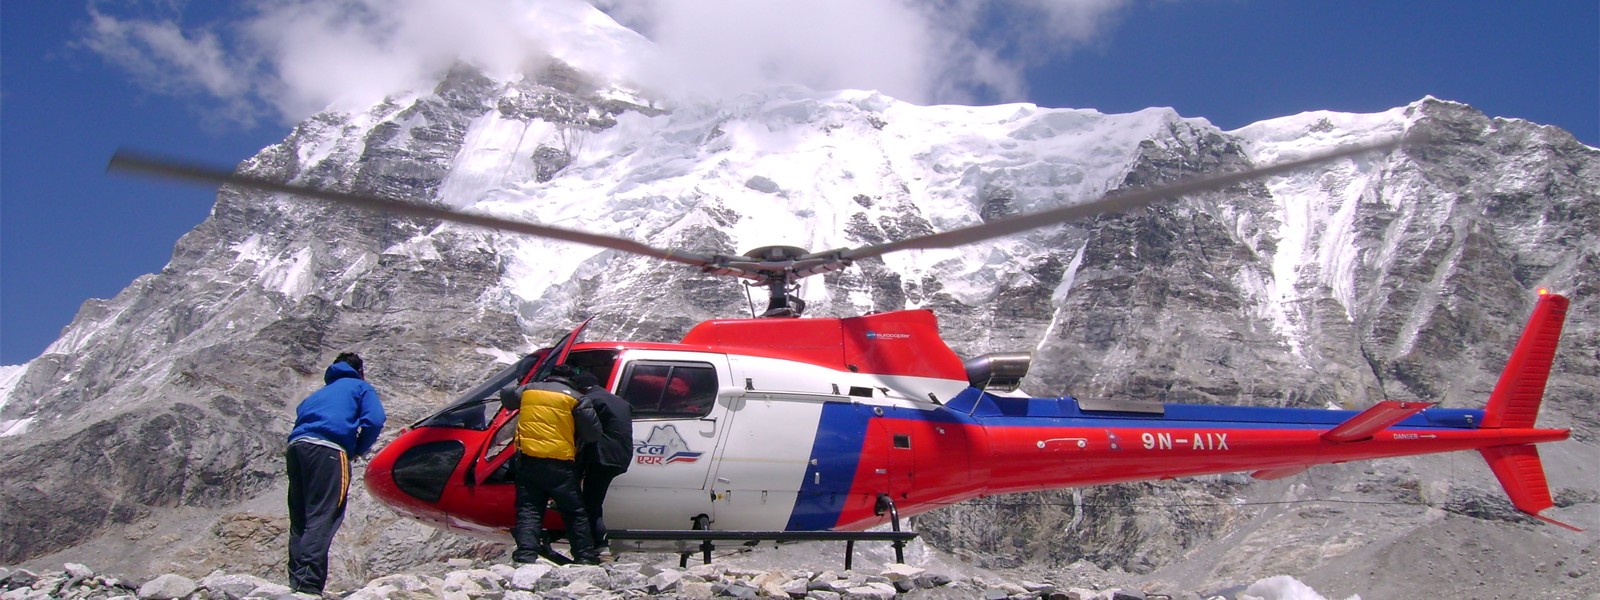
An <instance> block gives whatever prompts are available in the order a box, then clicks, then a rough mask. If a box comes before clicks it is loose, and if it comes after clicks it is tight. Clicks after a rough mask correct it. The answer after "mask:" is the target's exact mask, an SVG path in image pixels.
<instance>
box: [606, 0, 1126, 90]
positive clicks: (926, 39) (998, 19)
mask: <svg viewBox="0 0 1600 600" xmlns="http://www.w3.org/2000/svg"><path fill="white" fill-rule="evenodd" d="M1128 2H1129V0H1000V1H994V0H937V1H929V0H811V1H808V2H786V3H777V2H748V1H742V0H596V3H597V5H598V6H600V7H601V8H602V9H603V10H606V11H607V12H608V13H609V14H611V15H613V16H614V17H616V18H617V19H618V20H620V21H621V22H622V23H623V24H624V25H628V26H630V27H633V28H634V29H636V30H638V31H640V32H641V33H643V34H645V35H646V36H647V37H649V38H650V39H651V40H653V41H655V42H656V43H657V44H659V45H660V46H661V48H662V51H663V54H664V55H665V57H666V58H667V59H668V63H667V64H666V65H664V67H663V68H662V69H661V72H663V73H666V74H669V75H671V76H672V78H673V80H676V81H680V82H687V83H688V84H689V85H692V86H698V87H699V88H700V89H702V90H710V91H713V92H723V93H726V92H735V91H740V90H743V89H749V88H752V87H756V86H760V85H766V84H772V83H799V84H802V85H807V86H810V87H814V88H818V89H837V88H860V89H875V90H878V91H881V92H884V93H885V94H888V95H890V96H895V97H898V98H901V99H904V100H908V101H912V102H918V103H967V102H983V101H991V102H992V101H1018V100H1021V99H1022V98H1023V96H1024V95H1025V94H1026V91H1027V90H1026V82H1025V79H1024V72H1025V69H1026V68H1027V67H1029V66H1031V65H1035V64H1038V63H1040V62H1043V61H1046V60H1050V59H1054V58H1059V57H1060V56H1061V55H1063V54H1064V53H1066V52H1068V51H1070V50H1071V49H1072V48H1074V47H1077V46H1078V45H1081V44H1083V43H1086V42H1090V41H1093V40H1094V39H1096V38H1097V37H1098V36H1099V35H1101V34H1102V32H1103V31H1104V30H1106V29H1107V28H1108V27H1109V26H1111V25H1114V24H1115V16H1116V15H1117V14H1118V13H1119V12H1120V9H1121V8H1122V7H1123V6H1124V5H1126V4H1127V3H1128Z"/></svg>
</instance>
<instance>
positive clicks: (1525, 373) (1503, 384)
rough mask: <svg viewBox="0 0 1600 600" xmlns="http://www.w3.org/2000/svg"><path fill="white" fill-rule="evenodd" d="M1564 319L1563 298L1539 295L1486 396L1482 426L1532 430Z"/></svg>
mask: <svg viewBox="0 0 1600 600" xmlns="http://www.w3.org/2000/svg"><path fill="white" fill-rule="evenodd" d="M1566 318H1567V298H1566V296H1562V295H1560V294H1551V293H1547V292H1541V293H1540V295H1539V301H1538V302H1537V303H1536V304H1534V305H1533V315H1531V316H1529V317H1528V326H1527V327H1524V328H1523V330H1522V337H1521V338H1519V339H1518V340H1517V347H1516V349H1515V350H1512V351H1511V358H1510V359H1509V360H1507V361H1506V368H1505V370H1504V371H1501V372H1500V381H1498V382H1496V383H1495V384H1494V391H1493V392H1490V393H1489V404H1488V405H1487V406H1485V407H1484V411H1483V412H1484V414H1483V426H1484V427H1486V428H1495V427H1533V421H1534V419H1535V418H1536V417H1538V416H1539V401H1540V400H1542V399H1543V398H1544V386H1545V382H1546V381H1547V380H1548V379H1549V378H1550V364H1551V362H1552V361H1554V360H1555V356H1556V344H1557V343H1559V342H1560V341H1561V325H1562V323H1563V322H1565V321H1566Z"/></svg>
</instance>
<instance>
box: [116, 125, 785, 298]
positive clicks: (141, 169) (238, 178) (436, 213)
mask: <svg viewBox="0 0 1600 600" xmlns="http://www.w3.org/2000/svg"><path fill="white" fill-rule="evenodd" d="M106 170H108V171H128V172H134V173H141V174H145V175H154V176H159V177H169V178H176V179H186V180H189V181H196V182H203V183H213V184H228V185H234V186H238V187H244V188H250V189H256V190H262V191H268V192H279V193H284V194H291V195H295V196H304V197H308V198H316V199H318V200H323V201H326V202H332V203H334V204H340V205H344V206H350V207H354V208H359V209H362V210H369V211H375V212H385V213H395V214H401V215H406V216H409V217H422V218H426V219H439V220H441V221H450V222H453V223H461V224H463V225H472V226H476V227H484V228H487V229H494V230H498V231H507V232H511V233H522V234H527V235H533V236H539V237H546V238H551V239H557V240H563V241H568V242H576V243H579V244H588V245H590V246H599V247H601V248H610V249H612V250H618V251H622V252H628V253H631V254H639V255H642V256H649V257H654V258H659V259H662V260H667V261H671V262H676V263H682V264H686V265H690V266H695V267H700V268H702V269H711V268H713V267H715V266H716V262H717V261H716V259H715V258H714V257H710V256H705V255H701V254H695V253H692V252H678V251H674V250H663V249H660V248H655V247H652V246H647V245H645V244H641V243H639V242H635V241H633V240H629V239H625V238H619V237H613V236H609V235H601V234H596V233H585V232H582V231H573V230H571V229H562V228H559V227H550V226H548V225H539V224H537V223H529V222H526V221H513V220H510V219H502V218H499V217H491V216H488V215H480V214H473V213H466V212H456V211H453V210H450V209H447V208H442V207H438V206H429V205H426V204H416V203H413V202H405V201H401V200H391V199H388V198H379V197H377V196H369V195H365V194H349V193H344V192H333V191H328V190H319V189H316V188H311V187H305V186H300V185H294V184H289V183H281V182H277V181H269V180H267V179H263V178H260V177H255V176H251V175H246V174H241V173H234V172H231V171H224V170H221V169H217V168H214V167H209V166H202V165H197V164H192V163H186V162H181V161H176V160H172V159H168V158H160V157H154V156H149V155H144V154H139V153H136V152H129V151H127V150H118V151H117V153H116V154H115V155H114V156H112V157H111V163H110V164H109V165H107V166H106ZM726 274H730V275H736V276H739V277H746V278H750V279H759V277H758V276H756V275H755V274H751V273H744V272H727V273H726Z"/></svg>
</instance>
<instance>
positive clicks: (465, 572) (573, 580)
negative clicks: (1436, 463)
mask: <svg viewBox="0 0 1600 600" xmlns="http://www.w3.org/2000/svg"><path fill="white" fill-rule="evenodd" d="M1440 529H1448V528H1446V527H1441V528H1440ZM880 546H881V547H880ZM1475 557H1476V554H1474V553H1473V550H1472V549H1471V548H1463V549H1462V550H1461V552H1460V553H1459V556H1457V557H1456V558H1457V559H1459V560H1458V562H1460V563H1462V564H1463V565H1465V564H1466V563H1467V562H1469V561H1476V560H1477V559H1476V558H1475ZM1596 558H1600V553H1597V552H1596V551H1595V549H1594V548H1593V547H1590V548H1585V549H1584V550H1582V551H1581V552H1580V556H1577V557H1574V559H1573V560H1571V561H1566V560H1562V561H1556V562H1553V563H1540V564H1539V565H1537V566H1536V573H1534V575H1535V576H1536V577H1543V578H1546V579H1547V580H1549V582H1551V583H1553V585H1551V584H1546V585H1529V586H1528V587H1527V588H1526V589H1527V590H1528V591H1525V592H1520V593H1519V592H1516V591H1511V592H1507V591H1504V590H1503V589H1488V591H1486V592H1485V593H1484V594H1482V595H1476V594H1471V593H1469V594H1468V595H1464V596H1457V595H1455V594H1449V595H1448V597H1462V598H1468V597H1470V598H1484V599H1488V598H1504V599H1511V598H1526V599H1550V600H1595V599H1597V598H1600V590H1597V589H1596V588H1595V586H1594V584H1593V582H1594V578H1593V576H1592V574H1593V573H1594V572H1595V571H1596V569H1597V567H1596V562H1595V560H1596ZM905 559H906V563H905V564H899V563H895V562H894V561H893V551H892V550H891V549H890V548H889V546H888V545H887V544H876V543H868V544H862V545H861V546H859V547H857V549H856V552H855V556H854V558H853V567H854V568H853V569H852V570H848V571H847V570H844V569H843V560H844V557H843V546H842V545H840V544H830V543H799V544H785V545H780V546H763V547H758V548H739V549H724V550H718V551H717V552H716V553H715V554H714V557H713V561H712V562H711V563H710V564H699V560H698V555H694V556H691V558H690V561H689V562H690V564H689V565H688V566H687V568H685V567H681V566H680V562H679V556H678V555H676V554H651V553H625V554H622V555H619V556H618V557H617V560H616V561H615V562H608V563H606V564H604V565H601V566H582V565H566V566H555V565H552V564H549V563H545V562H540V563H536V564H530V565H513V564H509V561H508V560H507V559H506V558H505V557H504V556H500V557H495V558H489V559H483V558H479V559H470V558H453V559H447V560H442V561H438V562H432V563H428V564H422V565H418V566H416V567H413V568H411V569H408V570H406V571H405V572H401V573H392V574H388V575H384V576H380V577H376V578H373V579H370V580H368V581H366V582H365V583H361V584H348V583H347V584H343V585H340V584H335V585H333V586H331V587H330V589H329V590H328V592H329V593H328V594H326V597H330V598H351V599H359V600H410V599H421V598H450V599H458V600H459V599H474V598H486V599H497V600H522V599H533V598H556V599H568V598H769V597H770V598H785V597H787V598H796V599H800V598H809V599H817V600H844V599H890V598H906V599H918V598H921V599H941V598H984V599H986V600H1001V599H1023V598H1046V599H1072V600H1144V599H1150V600H1157V599H1161V600H1173V599H1177V600H1331V599H1340V598H1346V596H1342V595H1328V596H1324V595H1323V593H1319V590H1321V591H1322V592H1326V591H1327V590H1330V589H1334V587H1336V586H1319V587H1318V588H1317V589H1313V587H1312V586H1311V585H1308V584H1306V583H1304V582H1302V581H1300V580H1299V579H1296V578H1294V577H1290V576H1287V575H1280V576H1274V577H1269V578H1266V579H1261V580H1257V581H1254V582H1247V583H1241V584H1239V585H1233V586H1227V587H1214V586H1213V587H1209V588H1208V587H1200V586H1196V585H1193V584H1190V585H1185V584H1179V583H1173V582H1172V580H1174V579H1181V577H1178V576H1176V574H1168V575H1169V576H1168V577H1152V576H1150V575H1137V574H1130V573H1126V572H1123V571H1121V570H1119V569H1112V570H1105V569H1102V568H1100V567H1097V566H1095V565H1093V564H1091V563H1088V562H1085V561H1080V562H1076V563H1073V564H1070V565H1067V566H1064V567H1056V568H1047V567H1027V568H1017V569H1001V570H990V569H985V568H982V567H978V566H975V565H974V564H972V563H971V562H969V561H966V560H963V559H961V558H957V557H955V556H952V555H949V554H947V553H944V552H942V551H939V550H937V549H935V548H932V547H929V546H928V545H926V544H924V543H921V542H920V541H918V542H913V543H912V544H911V545H910V546H909V547H908V548H907V549H906V554H905ZM1368 559H1369V561H1377V562H1383V563H1386V564H1389V566H1390V568H1415V569H1419V570H1420V571H1422V572H1421V573H1419V576H1428V575H1430V574H1433V575H1437V574H1440V573H1443V572H1444V571H1447V570H1449V568H1451V567H1452V566H1460V565H1441V564H1439V563H1438V562H1437V561H1438V560H1439V559H1438V557H1431V558H1429V562H1426V563H1419V564H1415V565H1409V566H1406V565H1399V564H1395V563H1391V562H1390V561H1394V560H1395V559H1396V557H1392V556H1374V557H1368ZM1371 566H1373V564H1360V565H1358V564H1354V563H1351V564H1345V565H1342V568H1347V570H1346V571H1345V578H1346V579H1347V580H1350V579H1354V580H1361V579H1365V578H1364V577H1363V575H1362V573H1360V572H1355V571H1361V570H1362V569H1366V568H1368V567H1371ZM1473 569H1475V570H1476V572H1477V573H1478V575H1476V576H1477V577H1490V576H1493V575H1490V574H1489V572H1490V570H1489V569H1486V568H1483V567H1482V565H1479V566H1476V567H1473ZM1514 570H1515V569H1510V568H1508V569H1507V571H1508V573H1507V575H1509V576H1517V575H1516V574H1515V573H1513V572H1510V571H1514ZM1457 575H1459V573H1457ZM1312 580H1313V581H1315V578H1313V579H1312ZM345 581H348V579H346V580H345ZM1358 587H1359V586H1358ZM0 590H3V592H0V600H36V599H43V598H71V599H95V600H109V599H128V600H132V599H135V598H137V599H140V600H173V599H182V600H207V599H212V600H223V599H227V600H234V599H243V598H272V599H278V598H304V597H306V596H295V595H294V594H292V593H291V592H290V590H289V588H288V587H286V586H285V585H283V583H282V578H281V577H270V576H269V577H268V578H262V577H259V576H257V575H252V574H243V573H237V572H228V571H227V570H215V571H213V572H211V573H210V574H207V575H205V576H196V577H191V576H186V575H183V574H177V573H166V574H161V575H158V576H155V577H151V578H148V579H143V578H137V577H127V576H123V575H120V574H114V573H105V572H97V571H96V570H94V569H92V568H90V567H89V566H86V565H82V564H77V563H65V564H64V565H63V566H62V568H61V569H60V570H56V569H38V570H37V571H35V570H29V569H22V568H0ZM1394 591H1395V590H1392V589H1391V590H1387V591H1386V590H1385V589H1376V588H1373V589H1369V590H1368V591H1366V592H1363V594H1357V595H1350V596H1348V598H1357V599H1359V598H1363V597H1365V598H1368V599H1369V600H1371V599H1377V598H1401V597H1415V596H1414V595H1413V594H1411V593H1400V594H1399V595H1392V594H1391V592H1394ZM1440 597H1446V596H1440Z"/></svg>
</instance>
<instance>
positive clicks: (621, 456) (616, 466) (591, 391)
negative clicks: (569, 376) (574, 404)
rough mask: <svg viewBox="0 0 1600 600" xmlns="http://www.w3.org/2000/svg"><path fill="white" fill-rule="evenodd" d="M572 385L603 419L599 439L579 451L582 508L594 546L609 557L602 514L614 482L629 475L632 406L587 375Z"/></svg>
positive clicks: (578, 378)
mask: <svg viewBox="0 0 1600 600" xmlns="http://www.w3.org/2000/svg"><path fill="white" fill-rule="evenodd" d="M572 383H573V385H574V387H575V388H577V390H578V392H579V393H582V394H583V399H584V400H587V401H588V402H589V403H590V404H591V405H592V406H594V410H595V413H597V414H598V415H599V417H600V433H601V435H600V438H599V439H598V440H597V441H595V442H594V443H592V444H585V445H584V446H583V447H582V448H580V449H579V450H578V463H579V465H580V468H581V469H582V470H583V507H584V510H585V512H588V513H589V525H590V528H591V529H592V530H593V532H594V547H595V549H597V550H599V551H600V552H601V553H602V554H603V555H605V556H608V557H609V556H610V553H611V543H610V540H608V539H606V524H605V520H604V519H602V516H603V512H602V511H603V510H604V504H605V501H606V490H608V489H610V487H611V480H612V479H616V478H617V476H618V475H621V474H623V473H624V472H626V471H627V470H628V465H629V464H630V463H632V462H633V407H632V406H631V405H629V404H628V401H627V400H623V399H622V398H618V397H617V395H616V394H613V393H611V392H610V391H608V390H606V388H604V387H602V386H601V385H600V381H599V380H598V379H596V378H595V376H594V375H593V374H590V373H588V372H583V373H579V374H578V375H577V376H576V377H574V378H573V380H572Z"/></svg>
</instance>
